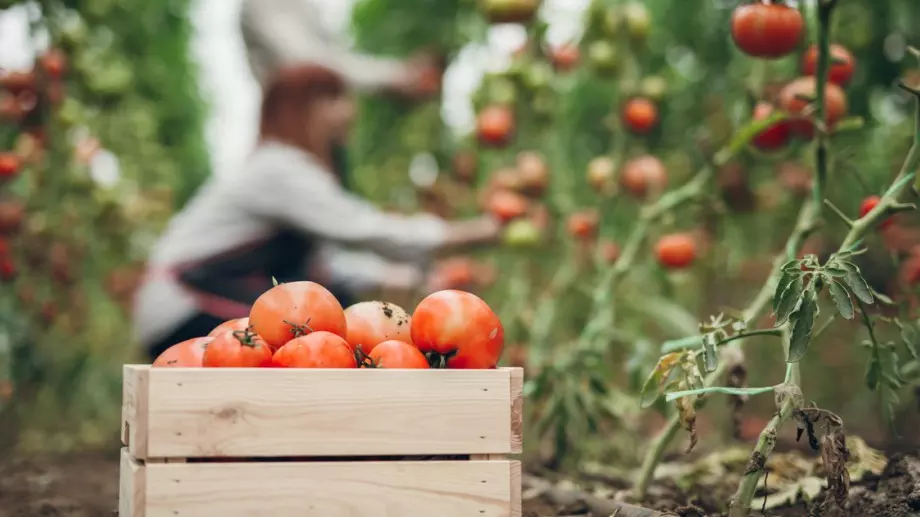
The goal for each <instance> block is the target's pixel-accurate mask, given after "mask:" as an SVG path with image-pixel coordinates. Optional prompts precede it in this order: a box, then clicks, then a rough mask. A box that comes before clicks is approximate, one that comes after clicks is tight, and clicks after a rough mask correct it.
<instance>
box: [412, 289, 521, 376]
mask: <svg viewBox="0 0 920 517" xmlns="http://www.w3.org/2000/svg"><path fill="white" fill-rule="evenodd" d="M412 342H413V343H414V344H415V346H417V347H418V349H419V350H421V351H422V352H423V353H429V352H431V353H433V354H436V355H440V356H441V357H442V358H444V359H446V362H447V367H448V368H467V369H471V368H492V367H494V366H495V365H496V364H498V360H499V358H500V357H501V354H502V348H503V347H504V344H505V330H504V329H503V328H502V322H501V321H499V319H498V316H497V315H496V314H495V313H494V312H493V311H492V309H491V308H490V307H489V305H488V304H487V303H486V302H484V301H483V300H482V299H481V298H479V297H478V296H476V295H474V294H472V293H467V292H464V291H456V290H445V291H438V292H436V293H433V294H430V295H428V296H427V297H426V298H425V299H424V300H422V301H421V303H419V304H418V307H416V308H415V312H414V313H412Z"/></svg>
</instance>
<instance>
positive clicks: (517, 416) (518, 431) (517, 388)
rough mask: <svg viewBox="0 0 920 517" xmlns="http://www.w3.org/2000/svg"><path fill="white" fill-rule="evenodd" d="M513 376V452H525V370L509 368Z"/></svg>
mask: <svg viewBox="0 0 920 517" xmlns="http://www.w3.org/2000/svg"><path fill="white" fill-rule="evenodd" d="M508 372H509V373H510V375H511V452H512V453H513V454H520V453H521V452H523V451H524V369H523V368H509V369H508Z"/></svg>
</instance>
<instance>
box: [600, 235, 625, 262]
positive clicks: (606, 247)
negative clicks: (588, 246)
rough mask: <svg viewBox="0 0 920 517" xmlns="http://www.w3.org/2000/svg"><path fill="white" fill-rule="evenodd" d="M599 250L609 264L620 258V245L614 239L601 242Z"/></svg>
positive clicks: (602, 258) (602, 257)
mask: <svg viewBox="0 0 920 517" xmlns="http://www.w3.org/2000/svg"><path fill="white" fill-rule="evenodd" d="M597 251H598V253H599V254H600V257H601V260H603V261H604V263H605V264H607V265H612V264H614V263H615V262H616V261H617V260H618V259H619V258H620V245H619V244H617V243H616V242H613V241H602V242H600V243H599V244H598V250H597Z"/></svg>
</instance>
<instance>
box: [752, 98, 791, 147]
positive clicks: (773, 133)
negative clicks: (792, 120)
mask: <svg viewBox="0 0 920 517" xmlns="http://www.w3.org/2000/svg"><path fill="white" fill-rule="evenodd" d="M773 109H774V108H773V106H772V105H771V104H770V103H768V102H763V101H761V102H758V103H757V105H756V106H754V120H763V119H765V118H767V117H769V116H770V115H771V114H773ZM791 129H792V128H791V126H790V125H789V122H788V121H785V120H784V121H781V122H777V123H775V124H773V125H771V126H770V127H768V128H767V129H764V130H763V131H761V132H760V133H758V134H757V136H755V137H754V145H755V146H757V148H758V149H762V150H764V151H772V150H775V149H779V148H780V147H783V146H785V145H786V144H788V143H789V137H790V136H791V135H790V132H791Z"/></svg>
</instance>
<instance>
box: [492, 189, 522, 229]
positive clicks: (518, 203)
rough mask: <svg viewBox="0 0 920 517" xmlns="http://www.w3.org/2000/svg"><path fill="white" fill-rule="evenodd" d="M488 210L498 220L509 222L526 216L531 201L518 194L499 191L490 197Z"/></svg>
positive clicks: (503, 190)
mask: <svg viewBox="0 0 920 517" xmlns="http://www.w3.org/2000/svg"><path fill="white" fill-rule="evenodd" d="M487 209H488V211H489V213H491V214H492V215H493V216H495V218H496V219H498V220H500V221H504V222H507V221H510V220H512V219H515V218H517V217H521V216H523V215H524V214H526V213H527V211H528V210H529V209H530V201H529V200H528V199H527V198H526V197H524V196H522V195H521V194H518V193H517V192H512V191H510V190H505V189H498V190H496V191H494V192H492V195H491V196H489V200H488V202H487Z"/></svg>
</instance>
